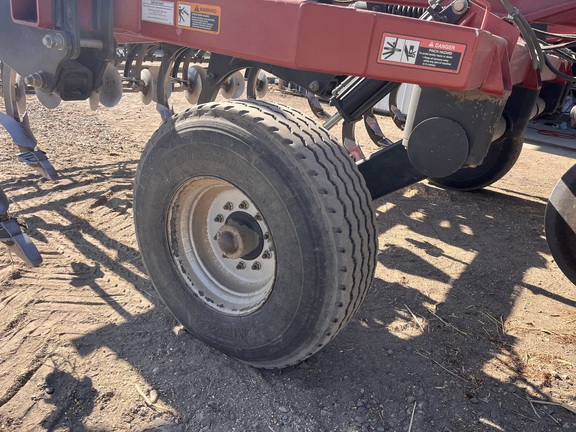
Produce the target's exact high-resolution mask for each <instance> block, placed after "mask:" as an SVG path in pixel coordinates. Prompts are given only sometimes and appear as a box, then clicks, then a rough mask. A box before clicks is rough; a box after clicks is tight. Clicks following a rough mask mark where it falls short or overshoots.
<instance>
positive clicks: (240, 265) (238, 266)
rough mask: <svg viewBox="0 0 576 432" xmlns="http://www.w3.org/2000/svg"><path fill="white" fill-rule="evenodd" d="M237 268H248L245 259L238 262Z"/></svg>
mask: <svg viewBox="0 0 576 432" xmlns="http://www.w3.org/2000/svg"><path fill="white" fill-rule="evenodd" d="M236 268H237V269H238V270H244V269H245V268H246V264H245V263H244V261H240V262H239V263H238V265H237V266H236Z"/></svg>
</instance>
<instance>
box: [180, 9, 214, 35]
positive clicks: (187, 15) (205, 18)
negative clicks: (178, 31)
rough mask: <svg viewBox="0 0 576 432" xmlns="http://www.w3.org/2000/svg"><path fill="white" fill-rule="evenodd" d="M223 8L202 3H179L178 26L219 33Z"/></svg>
mask: <svg viewBox="0 0 576 432" xmlns="http://www.w3.org/2000/svg"><path fill="white" fill-rule="evenodd" d="M221 18H222V9H221V8H220V6H212V5H207V4H200V3H178V27H180V28H184V29H188V30H196V31H200V32H204V33H212V34H219V33H220V22H221Z"/></svg>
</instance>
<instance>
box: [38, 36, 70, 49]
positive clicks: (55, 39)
mask: <svg viewBox="0 0 576 432" xmlns="http://www.w3.org/2000/svg"><path fill="white" fill-rule="evenodd" d="M42 43H43V44H44V46H45V47H46V48H50V49H53V48H55V49H57V50H58V51H64V50H65V49H66V40H65V39H64V36H62V35H61V34H58V33H57V34H54V35H46V36H44V37H43V38H42Z"/></svg>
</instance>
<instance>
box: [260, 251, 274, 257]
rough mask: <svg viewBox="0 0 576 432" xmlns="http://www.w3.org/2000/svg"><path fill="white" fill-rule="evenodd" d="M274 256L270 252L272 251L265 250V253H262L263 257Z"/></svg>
mask: <svg viewBox="0 0 576 432" xmlns="http://www.w3.org/2000/svg"><path fill="white" fill-rule="evenodd" d="M270 258H272V254H271V253H270V251H264V253H263V254H262V259H270Z"/></svg>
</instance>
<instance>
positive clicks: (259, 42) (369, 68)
mask: <svg viewBox="0 0 576 432" xmlns="http://www.w3.org/2000/svg"><path fill="white" fill-rule="evenodd" d="M34 1H35V2H36V7H37V20H36V22H30V21H19V22H22V23H23V24H26V25H33V26H37V27H47V28H48V27H51V17H52V0H26V1H25V2H22V0H11V4H12V6H13V16H14V12H15V9H16V15H18V12H22V9H21V7H20V9H17V8H18V6H15V5H18V4H28V3H33V2H34ZM165 1H166V2H167V3H172V4H173V7H174V15H175V16H174V22H177V19H176V18H177V17H176V14H177V12H176V11H177V8H178V3H179V0H165ZM372 1H376V2H382V3H386V2H391V3H395V4H399V5H407V6H427V4H428V1H427V0H388V1H381V0H372ZM78 2H79V3H78V5H79V10H80V21H81V27H82V29H83V30H85V31H89V30H90V27H91V17H92V3H91V0H78ZM202 3H203V4H207V5H210V6H217V7H219V8H221V10H222V14H221V20H220V31H219V33H218V34H212V33H206V32H201V31H195V30H187V29H183V28H180V27H178V26H177V25H165V24H158V23H153V22H148V21H144V20H142V0H115V2H114V17H115V33H116V37H117V40H118V42H120V43H129V42H142V41H159V42H167V43H172V44H176V45H181V46H187V47H191V48H197V49H203V50H206V51H211V52H217V53H220V54H224V55H230V56H234V57H241V58H244V59H248V60H254V61H259V62H262V63H269V64H274V65H277V66H284V67H288V68H292V69H299V70H308V71H314V72H323V73H329V74H336V75H356V76H364V77H368V78H374V79H382V80H390V81H398V82H408V83H414V84H420V85H424V86H433V87H442V88H446V89H453V90H472V89H482V90H483V91H485V92H487V93H492V94H496V95H504V94H506V93H507V92H508V91H510V90H511V87H512V85H513V84H516V83H518V82H520V81H522V80H523V78H524V77H526V74H527V69H528V68H529V60H528V59H527V58H526V56H525V55H523V52H524V51H525V49H524V48H523V47H521V46H520V45H517V42H518V30H517V29H516V28H515V27H514V26H512V25H510V24H509V23H507V22H505V21H503V20H502V19H501V17H499V16H497V15H495V14H492V13H490V11H492V12H497V13H503V12H504V8H503V7H502V5H501V3H500V1H499V0H489V1H488V0H473V3H472V6H471V11H469V12H468V13H467V14H466V15H465V17H464V18H463V19H462V20H461V22H460V23H459V25H449V24H443V23H438V22H429V21H422V20H417V19H413V18H406V17H401V16H395V15H388V14H380V13H374V12H371V11H366V10H358V9H352V8H349V7H345V6H335V5H326V4H321V3H317V2H312V1H307V0H242V1H239V0H202ZM512 3H514V4H515V5H516V6H517V7H518V8H519V9H520V10H522V11H523V13H524V14H525V15H526V16H527V17H528V19H530V20H534V21H542V22H548V23H553V24H562V25H568V26H572V25H574V26H576V1H575V0H555V2H554V4H553V5H543V4H542V3H543V2H542V1H541V0H512ZM16 17H17V16H16ZM385 33H395V34H403V35H407V38H409V37H410V36H412V37H414V39H419V38H420V39H437V40H439V41H446V42H453V43H456V44H463V45H465V46H466V50H465V52H464V54H463V59H462V63H461V66H460V69H459V71H458V73H446V72H445V71H442V70H423V69H421V68H420V69H418V68H414V67H411V66H410V65H406V64H398V65H394V64H390V63H382V62H379V61H378V60H379V59H380V56H381V54H382V53H381V44H382V39H383V35H384V34H385ZM513 56H514V59H513ZM511 65H512V69H511Z"/></svg>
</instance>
